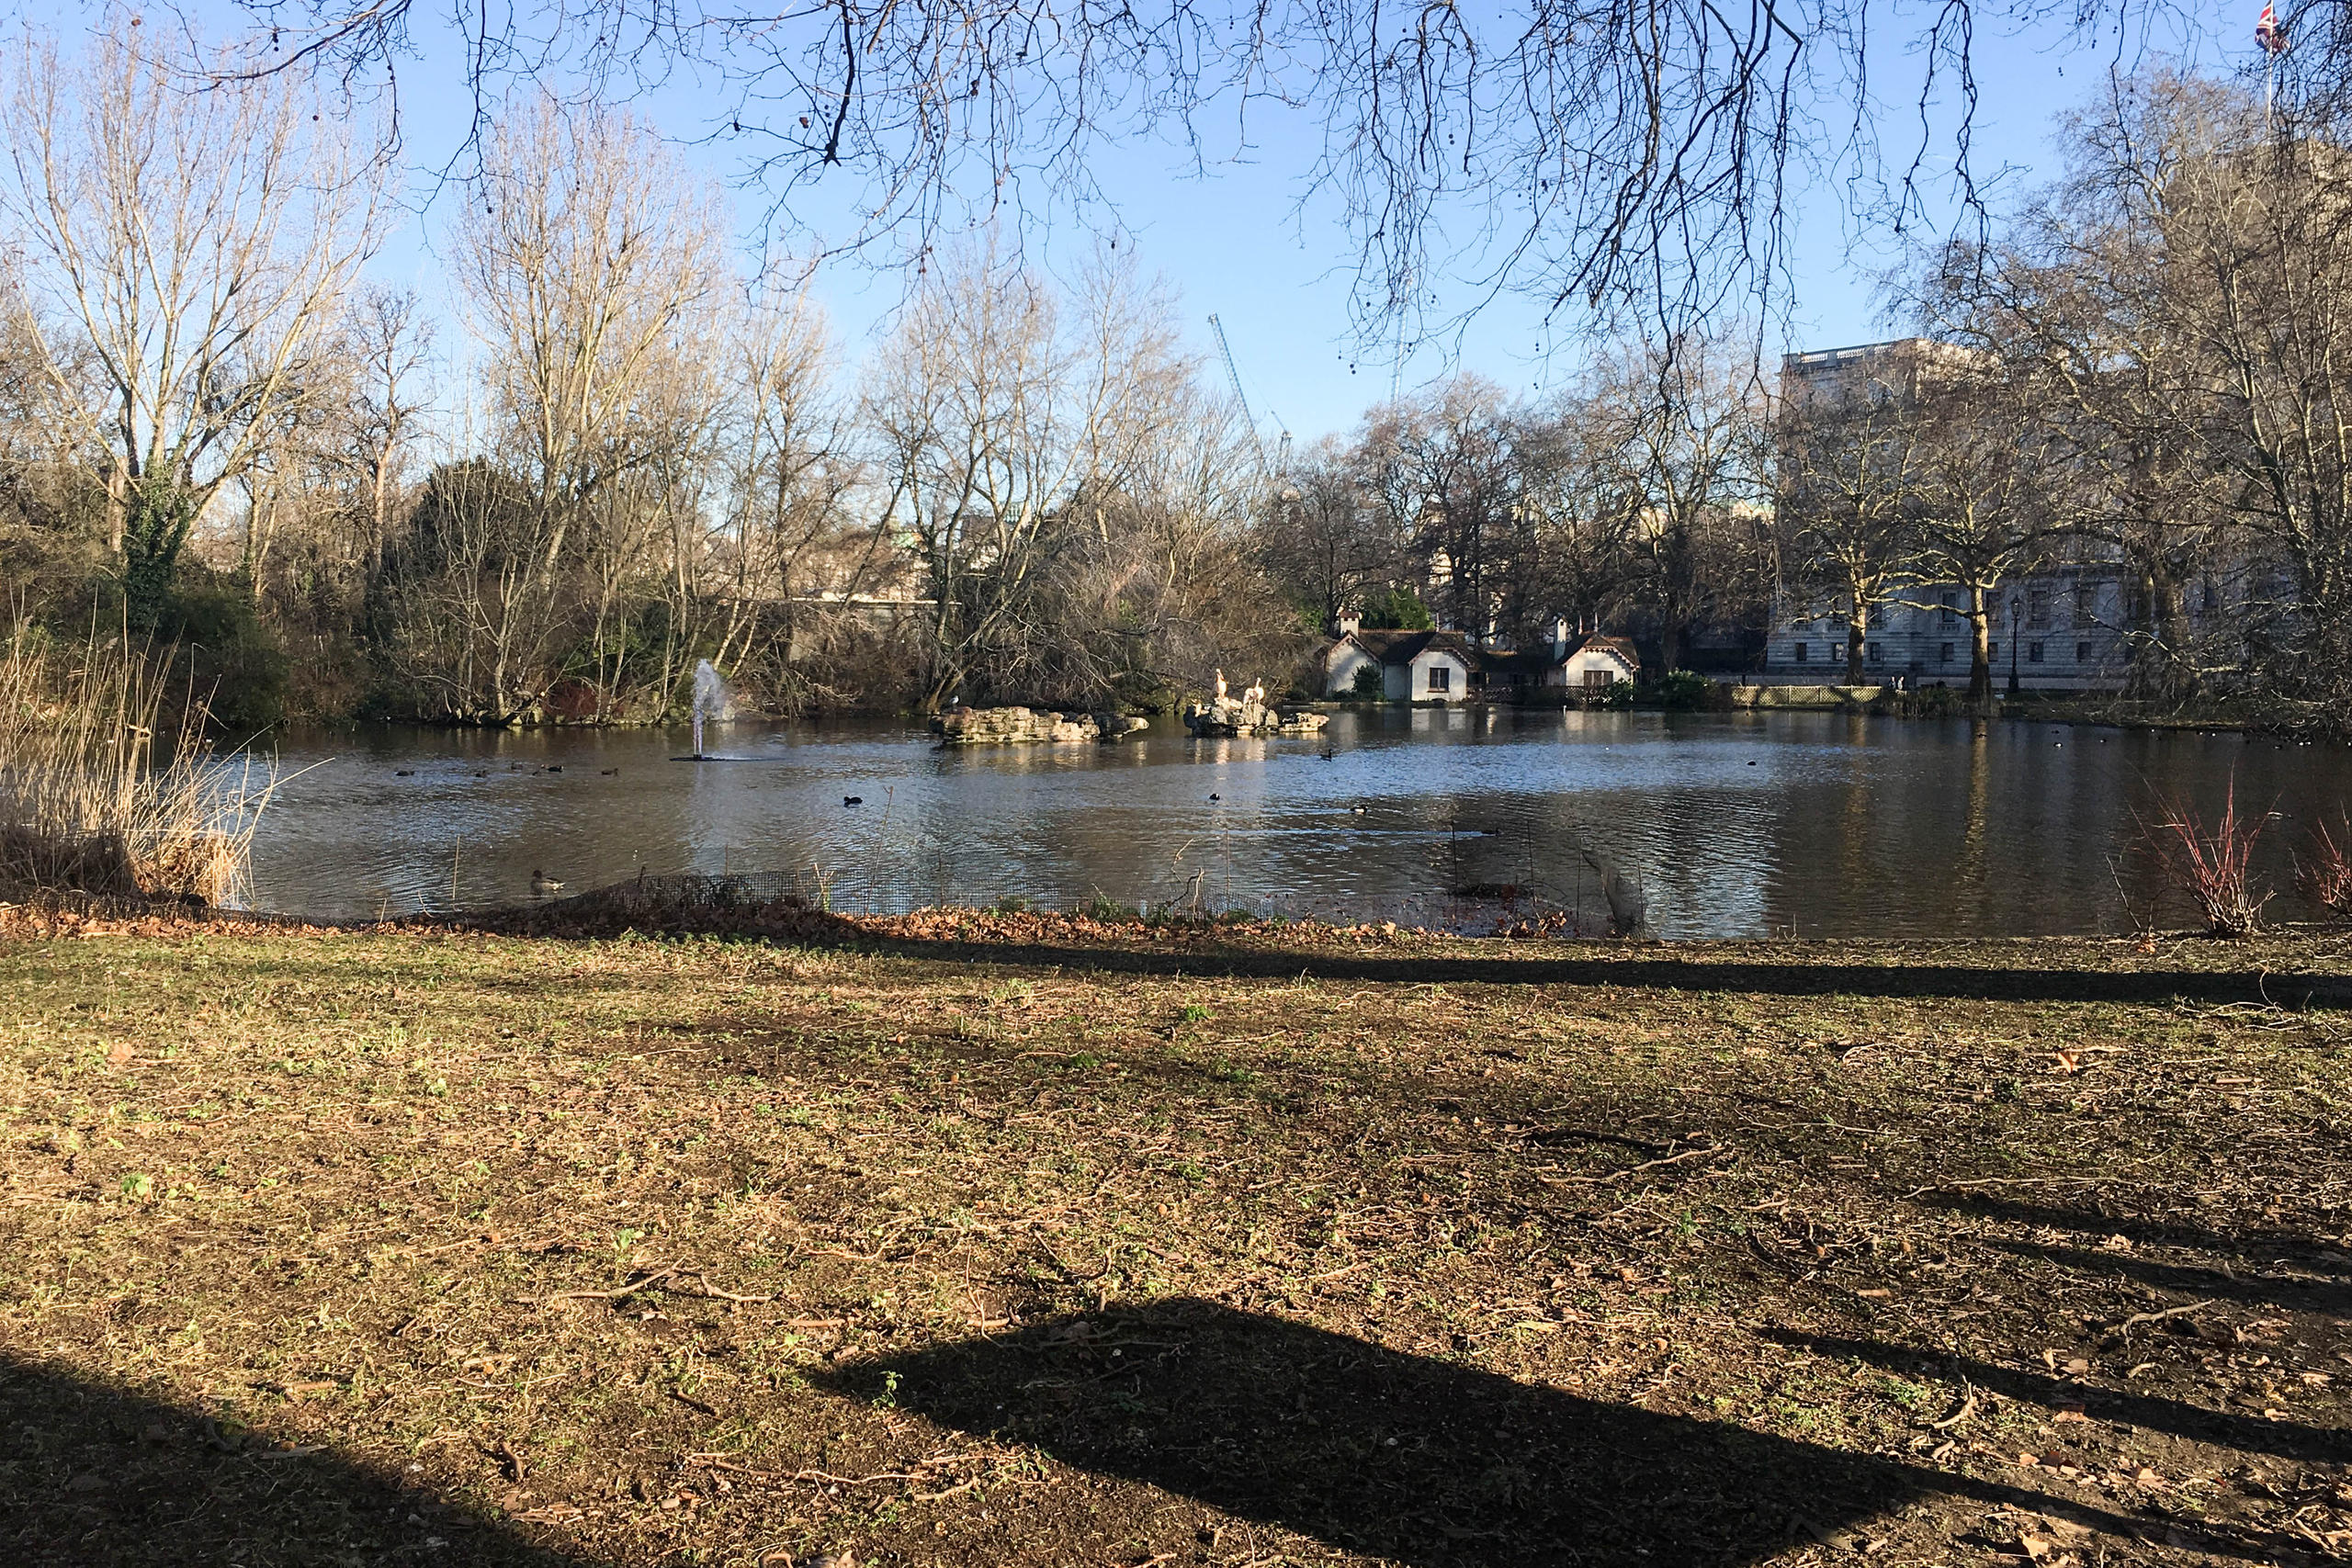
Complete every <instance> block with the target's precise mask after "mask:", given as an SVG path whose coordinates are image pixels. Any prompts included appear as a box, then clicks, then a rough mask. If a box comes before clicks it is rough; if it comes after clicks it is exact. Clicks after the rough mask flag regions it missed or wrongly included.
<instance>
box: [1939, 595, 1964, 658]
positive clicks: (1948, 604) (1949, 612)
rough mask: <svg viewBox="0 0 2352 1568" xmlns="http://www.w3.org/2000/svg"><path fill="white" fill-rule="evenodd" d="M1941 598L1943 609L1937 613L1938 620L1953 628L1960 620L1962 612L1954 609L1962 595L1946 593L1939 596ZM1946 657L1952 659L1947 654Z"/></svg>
mask: <svg viewBox="0 0 2352 1568" xmlns="http://www.w3.org/2000/svg"><path fill="white" fill-rule="evenodd" d="M1939 597H1940V598H1941V600H1942V603H1943V608H1942V609H1941V610H1940V611H1939V612H1938V613H1937V616H1936V618H1937V619H1938V620H1939V621H1940V622H1941V623H1942V624H1943V625H1945V626H1951V625H1952V624H1954V623H1955V622H1957V621H1958V620H1959V619H1960V612H1959V611H1958V610H1957V609H1955V608H1953V606H1954V605H1956V604H1959V603H1960V595H1959V594H1957V593H1946V594H1942V595H1939ZM1945 657H1946V658H1950V657H1951V656H1950V655H1949V654H1947V655H1946V656H1945Z"/></svg>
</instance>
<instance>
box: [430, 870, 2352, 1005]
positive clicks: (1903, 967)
mask: <svg viewBox="0 0 2352 1568" xmlns="http://www.w3.org/2000/svg"><path fill="white" fill-rule="evenodd" d="M681 880H682V879H678V878H666V879H661V880H660V881H659V882H658V883H645V884H639V883H619V884H616V885H614V886H611V887H606V888H600V889H597V890H596V891H594V892H593V893H586V894H582V895H580V896H579V897H576V898H570V899H565V900H562V901H560V902H559V903H553V904H545V905H539V906H535V907H532V908H508V909H491V910H482V911H479V912H476V913H473V914H469V915H465V916H457V917H450V918H447V919H442V920H438V921H435V922H433V923H435V924H438V925H443V926H455V927H459V928H463V929H467V930H475V931H494V932H499V933H503V934H509V935H515V936H536V937H553V938H567V937H585V938H607V937H614V936H618V935H620V934H622V933H623V932H636V933H639V934H645V935H663V934H709V935H722V936H735V937H739V938H743V939H747V940H754V941H773V942H790V943H793V944H796V945H805V946H812V947H831V948H843V949H849V950H854V951H858V952H865V953H888V954H889V955H891V956H893V957H899V958H909V959H917V960H922V961H924V962H929V963H940V964H984V965H988V966H990V967H1013V968H1062V969H1074V970H1080V971H1092V972H1097V973H1103V974H1114V975H1139V976H1195V977H1204V976H1207V977H1215V976H1228V977H1233V978H1253V977H1254V978H1268V979H1297V978H1299V977H1301V976H1305V977H1306V978H1309V979H1315V980H1339V981H1352V982H1379V981H1397V982H1402V983H1408V984H1424V985H1425V984H1432V983H1437V984H1449V985H1452V984H1464V985H1518V986H1601V987H1618V988H1623V989H1628V990H1657V991H1673V992H1702V991H1707V992H1724V993H1729V994H1735V995H1737V994H1748V995H1756V996H1781V997H1834V996H1851V997H1918V998H1950V999H1961V1000H1981V1001H2026V1002H2032V1001H2062V1002H2106V1003H2143V1004H2156V1005H2169V1004H2171V1003H2174V1002H2177V1001H2178V1002H2195V1003H2202V1004H2208V1005H2220V1004H2225V1003H2244V1004H2247V1005H2250V1006H2256V1007H2264V1008H2292V1009H2301V1008H2314V1007H2326V1008H2341V1007H2346V1006H2352V976H2347V975H2334V974H2326V973H2321V972H2293V973H2290V972H2284V971H2273V970H2264V969H2258V968H2252V967H2249V968H2245V969H2238V970H2229V969H2210V970H2209V969H2194V968H2168V969H2120V968H2118V969H2109V968H2081V967H2063V968H2062V967H2041V966H2039V965H2038V964H2036V962H2035V960H2036V957H2037V950H2036V949H2035V948H2033V947H2031V946H2030V945H2026V944H2019V945H2018V947H2017V948H2016V952H2015V957H2016V962H2015V963H2014V964H2008V963H1999V964H1918V963H1907V964H1854V963H1849V962H1837V961H1824V960H1823V959H1822V958H1820V957H1818V956H1816V955H1815V954H1816V953H1817V952H1818V951H1819V950H1816V949H1814V948H1812V947H1811V946H1810V944H1804V943H1792V944H1789V950H1790V953H1791V958H1792V961H1791V962H1788V963H1772V962H1764V961H1758V960H1755V959H1749V958H1744V957H1743V958H1714V957H1708V956H1705V954H1706V953H1707V952H1708V948H1707V947H1706V946H1705V945H1693V946H1690V947H1679V946H1675V945H1671V944H1668V945H1639V946H1631V945H1625V944H1602V943H1585V942H1511V941H1505V940H1502V939H1494V940H1493V941H1492V942H1491V947H1492V950H1493V951H1492V955H1491V956H1489V955H1488V954H1487V953H1462V952H1459V951H1453V952H1446V953H1415V952H1411V951H1409V950H1408V951H1398V952H1382V951H1380V950H1378V949H1377V948H1374V949H1372V950H1370V951H1363V952H1358V951H1336V952H1335V951H1332V950H1331V949H1329V948H1328V947H1322V948H1318V947H1297V948H1294V947H1281V946H1265V947H1257V946H1251V945H1249V943H1248V941H1247V935H1246V933H1247V931H1248V930H1249V928H1247V927H1239V928H1234V931H1235V932H1236V933H1238V935H1237V940H1233V941H1224V940H1218V938H1219V936H1220V935H1221V934H1222V932H1223V931H1224V928H1209V927H1185V928H1177V931H1176V940H1173V941H1170V940H1166V939H1167V938H1168V937H1169V935H1170V932H1169V931H1166V930H1163V929H1160V928H1153V927H1148V926H1134V927H1125V926H1121V925H1119V924H1116V923H1113V924H1110V925H1106V926H1103V927H1102V928H1101V929H1102V930H1103V931H1104V932H1105V937H1104V940H1103V941H1101V942H1092V941H1069V942H1049V941H1042V940H1026V939H1023V938H1021V937H1015V936H1003V935H1000V936H997V937H993V938H966V937H961V936H958V935H956V934H952V932H949V931H942V932H941V933H940V934H911V933H910V931H908V929H907V927H906V924H905V921H904V920H902V919H900V918H899V917H873V918H866V917H854V916H841V915H834V914H831V913H828V912H825V911H823V910H820V909H814V908H809V907H808V906H807V905H805V904H803V903H801V902H799V901H798V900H797V899H792V898H782V899H769V900H761V901H752V900H749V899H748V898H747V899H746V900H745V901H741V902H731V903H730V902H726V901H723V900H722V901H718V902H712V901H710V900H709V897H708V889H707V888H704V889H702V891H701V892H700V893H698V894H697V895H696V896H695V897H694V898H682V897H680V896H679V893H678V889H677V886H675V885H676V884H677V883H678V882H679V881H681ZM687 880H691V879H687ZM704 880H706V881H707V880H708V879H704ZM917 918H918V917H907V918H906V919H917ZM1855 946H1856V944H1853V943H1844V944H1836V943H1833V944H1830V948H1831V950H1833V951H1838V952H1842V953H1848V954H1850V953H1852V952H1853V951H1854V950H1855Z"/></svg>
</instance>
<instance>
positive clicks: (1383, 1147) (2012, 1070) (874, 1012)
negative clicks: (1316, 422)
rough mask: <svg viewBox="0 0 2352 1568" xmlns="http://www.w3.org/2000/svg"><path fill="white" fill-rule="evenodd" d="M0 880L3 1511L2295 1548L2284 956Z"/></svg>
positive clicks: (61, 1521) (806, 1531) (248, 1549)
mask: <svg viewBox="0 0 2352 1568" xmlns="http://www.w3.org/2000/svg"><path fill="white" fill-rule="evenodd" d="M0 931H6V932H8V933H10V935H11V938H12V940H7V941H6V942H5V943H0V998H5V1000H0V1257H6V1258H7V1259H8V1267H7V1268H6V1269H0V1377H6V1379H7V1381H6V1383H5V1384H0V1498H4V1499H5V1509H0V1543H6V1545H8V1546H10V1547H12V1548H13V1549H14V1551H13V1552H12V1553H11V1554H10V1555H9V1560H10V1561H12V1562H150V1561H153V1562H164V1561H173V1562H177V1561H234V1562H243V1563H252V1564H259V1563H270V1562H287V1563H291V1562H322V1563H323V1562H412V1561H413V1562H502V1561H515V1562H522V1561H534V1560H537V1561H547V1560H549V1554H552V1557H553V1558H555V1559H560V1560H564V1561H578V1562H613V1563H646V1564H651V1563H656V1562H705V1563H742V1564H751V1563H771V1564H774V1563H782V1562H797V1563H803V1564H805V1563H807V1562H810V1561H813V1560H814V1558H815V1557H816V1556H817V1555H818V1554H820V1553H823V1552H828V1551H833V1552H840V1551H847V1552H853V1553H854V1554H855V1560H856V1561H857V1562H860V1563H874V1562H886V1563H895V1562H905V1563H922V1564H941V1565H947V1564H954V1565H963V1564H981V1563H989V1564H1037V1565H1040V1568H1043V1565H1046V1564H1064V1563H1103V1564H1114V1565H1117V1568H1143V1565H1144V1564H1147V1563H1151V1564H1162V1563H1213V1564H1226V1565H1230V1568H1240V1565H1242V1564H1257V1565H1261V1568H1270V1565H1272V1564H1276V1563H1340V1562H1344V1563H1354V1564H1361V1563H1371V1562H1397V1563H1412V1564H1431V1565H1434V1564H1445V1565H1454V1564H1464V1565H1466V1564H1471V1563H1499V1562H1512V1563H1519V1562H1571V1561H1574V1562H1604V1563H1625V1564H1632V1563H1635V1562H1648V1563H1669V1562H1672V1563H1679V1562H1711V1563H1720V1562H1735V1563H1761V1562H1775V1563H1778V1562H1787V1563H1796V1562H1833V1561H1840V1560H1845V1559H1848V1558H1852V1559H1854V1560H1857V1561H1870V1562H1892V1563H1911V1564H1928V1563H1943V1564H1959V1563H1963V1562H1969V1563H1974V1562H1986V1563H1989V1562H2003V1561H2007V1562H2022V1561H2028V1560H2031V1561H2034V1562H2042V1563H2045V1564H2064V1563H2065V1562H2068V1561H2070V1560H2071V1561H2072V1562H2076V1563H2079V1564H2082V1565H2084V1568H2088V1565H2089V1564H2093V1563H2099V1562H2107V1563H2120V1562H2134V1563H2142V1562H2208V1561H2217V1560H2236V1561H2246V1562H2316V1561H2324V1560H2327V1559H2329V1558H2332V1557H2335V1556H2340V1555H2342V1554H2343V1553H2344V1551H2345V1549H2346V1545H2347V1543H2352V1492H2347V1491H2346V1490H2345V1489H2344V1477H2345V1473H2346V1472H2345V1466H2346V1463H2347V1462H2352V1441H2347V1439H2346V1433H2345V1431H2344V1416H2345V1415H2346V1409H2345V1402H2344V1400H2343V1398H2342V1395H2341V1392H2340V1391H2341V1388H2342V1386H2343V1381H2344V1380H2345V1379H2346V1378H2347V1377H2352V1337H2346V1334H2345V1333H2344V1328H2343V1325H2344V1322H2345V1317H2346V1311H2347V1309H2352V1235H2347V1234H2346V1233H2347V1231H2352V1210H2348V1209H2347V1204H2352V1192H2347V1190H2346V1180H2345V1168H2344V1164H2343V1158H2342V1154H2341V1147H2342V1144H2341V1140H2342V1136H2343V1133H2342V1129H2343V1128H2344V1127H2346V1125H2347V1124H2352V1123H2348V1122H2347V1117H2352V1090H2348V1089H2346V1088H2345V1074H2344V1070H2343V1069H2344V1042H2345V1040H2346V1038H2352V1016H2347V1015H2346V1013H2344V1012H2343V1011H2341V1010H2340V1009H2341V1007H2342V1005H2343V1003H2344V1002H2345V1001H2346V999H2347V998H2352V964H2347V962H2346V954H2347V949H2346V944H2345V943H2344V942H2338V941H2326V940H2318V939H2310V938H2303V939H2282V938H2276V937H2273V938H2257V939H2253V940H2249V941H2245V942H2233V943H2214V942H2186V941H2184V942H2141V943H2138V944H2136V945H2135V944H2131V943H2096V942H2047V941H2038V942H2031V943H2004V942H1980V943H1960V944H1938V945H1927V946H1917V945H1915V946H1880V945H1863V944H1849V945H1829V944H1795V943H1787V944H1771V945H1761V944H1758V945H1739V944H1707V945H1693V946H1678V947H1674V948H1655V947H1637V946H1625V945H1590V946H1588V945H1583V944H1568V943H1549V942H1539V943H1525V944H1505V943H1496V942H1483V943H1482V942H1452V941H1443V940H1439V939H1433V938H1425V937H1420V936H1418V935H1415V934H1413V933H1407V932H1387V931H1354V932H1343V933H1333V932H1329V931H1321V932H1316V931H1307V930H1306V929H1304V928H1300V927H1295V926H1294V927H1290V928H1285V929H1284V930H1283V931H1279V932H1276V931H1263V930H1256V929H1247V928H1245V929H1216V930H1208V931H1193V932H1182V931H1169V930H1166V929H1149V930H1146V929H1141V928H1136V929H1131V930H1125V931H1123V930H1120V929H1117V928H1112V927H1105V926H1103V925H1101V924H1099V923H1095V922H1089V921H1085V920H1081V919H1068V918H1057V917H1047V916H1035V915H1026V914H1004V915H991V914H986V913H981V912H964V913H959V914H956V915H954V916H948V917H932V918H929V919H908V920H897V921H893V920H866V921H854V922H839V923H838V926H837V928H836V931H837V934H845V935H846V937H847V939H848V943H849V944H848V945H815V944H802V945H795V944H792V943H789V942H763V941H736V940H729V939H726V938H724V937H721V936H718V935H712V936H706V937H699V938H686V939H681V940H658V941H655V940H644V939H642V938H639V937H635V936H633V935H629V934H628V933H623V934H621V935H618V936H615V937H611V938H600V939H589V938H582V937H569V936H567V937H557V936H542V937H531V936H518V935H493V934H485V933H481V932H477V931H455V930H440V931H431V930H426V931H341V932H337V931H315V930H294V929H286V930H275V929H266V928H255V927H238V926H235V925H232V924H227V923H215V924H202V923H184V924H180V925H171V924H166V923H164V922H162V921H145V922H130V923H115V924H106V923H103V922H97V921H90V920H77V919H72V918H68V917H56V918H53V919H51V920H50V921H48V922H47V923H45V924H40V925H35V924H34V923H33V922H31V921H30V920H28V919H25V918H22V917H17V918H16V919H14V923H13V924H11V925H8V926H6V927H0ZM2278 1002H2284V1003H2288V1004H2291V1005H2292V1006H2293V1007H2294V1008H2296V1009H2298V1010H2289V1009H2288V1008H2286V1007H2281V1006H2278V1005H2273V1004H2274V1003H2278ZM2306 1002H2308V1003H2309V1004H2310V1005H2309V1006H2308V1007H2307V1008H2305V1007H2304V1004H2305V1003H2306ZM435 1542H438V1543H440V1544H438V1545H435V1544H433V1543H435ZM1858 1554H1860V1555H1858Z"/></svg>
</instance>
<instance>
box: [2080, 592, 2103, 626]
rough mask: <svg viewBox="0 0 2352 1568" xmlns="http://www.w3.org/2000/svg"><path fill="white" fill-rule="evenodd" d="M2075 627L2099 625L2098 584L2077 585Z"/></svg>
mask: <svg viewBox="0 0 2352 1568" xmlns="http://www.w3.org/2000/svg"><path fill="white" fill-rule="evenodd" d="M2097 625H2098V584H2097V583H2093V582H2082V583H2077V584H2075V626H2097Z"/></svg>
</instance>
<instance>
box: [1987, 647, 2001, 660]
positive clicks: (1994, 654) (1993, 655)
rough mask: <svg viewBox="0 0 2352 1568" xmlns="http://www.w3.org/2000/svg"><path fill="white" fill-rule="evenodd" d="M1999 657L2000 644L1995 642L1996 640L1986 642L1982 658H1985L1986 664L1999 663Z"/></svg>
mask: <svg viewBox="0 0 2352 1568" xmlns="http://www.w3.org/2000/svg"><path fill="white" fill-rule="evenodd" d="M2000 659H2001V645H2000V644H1999V643H1997V642H1988V643H1986V644H1985V662H1986V663H1988V664H1997V663H1999V662H2000Z"/></svg>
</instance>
